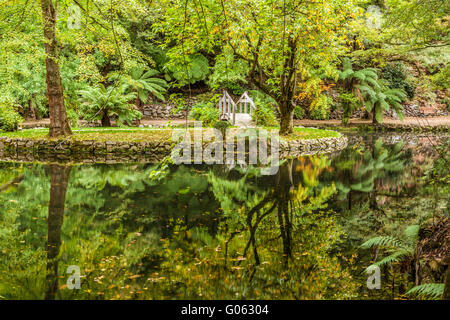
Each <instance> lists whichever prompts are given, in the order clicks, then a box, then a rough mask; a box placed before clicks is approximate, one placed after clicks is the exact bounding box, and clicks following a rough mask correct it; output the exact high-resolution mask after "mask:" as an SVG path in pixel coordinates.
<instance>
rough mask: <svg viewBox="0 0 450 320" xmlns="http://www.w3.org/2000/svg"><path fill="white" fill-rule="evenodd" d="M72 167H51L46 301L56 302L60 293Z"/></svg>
mask: <svg viewBox="0 0 450 320" xmlns="http://www.w3.org/2000/svg"><path fill="white" fill-rule="evenodd" d="M70 170H71V167H66V166H61V165H50V203H49V205H48V222H47V227H48V236H47V277H46V290H45V299H46V300H54V299H55V297H56V293H57V292H58V255H59V247H60V245H61V228H62V224H63V219H64V202H65V200H66V191H67V184H68V181H69V174H70Z"/></svg>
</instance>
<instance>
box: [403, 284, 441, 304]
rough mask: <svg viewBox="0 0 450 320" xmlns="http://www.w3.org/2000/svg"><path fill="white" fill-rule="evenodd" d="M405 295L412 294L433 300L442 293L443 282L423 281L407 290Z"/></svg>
mask: <svg viewBox="0 0 450 320" xmlns="http://www.w3.org/2000/svg"><path fill="white" fill-rule="evenodd" d="M406 294H407V295H414V296H416V297H419V298H429V299H433V300H437V299H439V298H440V297H441V296H442V295H443V294H444V284H443V283H425V284H421V285H419V286H415V287H414V288H412V289H411V290H409V291H408V292H406Z"/></svg>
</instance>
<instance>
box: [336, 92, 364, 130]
mask: <svg viewBox="0 0 450 320" xmlns="http://www.w3.org/2000/svg"><path fill="white" fill-rule="evenodd" d="M339 99H340V100H341V107H342V110H343V111H344V113H343V114H342V123H343V124H347V123H348V120H349V119H350V117H351V115H352V113H353V111H355V110H356V109H357V108H358V106H359V105H360V102H359V99H358V98H357V97H356V96H355V95H354V94H353V93H352V92H344V93H342V94H341V95H340V96H339Z"/></svg>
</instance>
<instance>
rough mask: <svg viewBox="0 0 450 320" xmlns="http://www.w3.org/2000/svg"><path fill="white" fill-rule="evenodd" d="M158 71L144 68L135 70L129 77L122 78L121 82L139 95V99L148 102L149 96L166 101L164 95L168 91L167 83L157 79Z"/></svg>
mask: <svg viewBox="0 0 450 320" xmlns="http://www.w3.org/2000/svg"><path fill="white" fill-rule="evenodd" d="M157 74H158V71H156V70H153V69H150V70H147V71H145V69H143V68H133V69H132V70H131V71H130V75H129V76H124V77H122V79H121V81H122V82H123V83H124V84H125V87H126V88H127V89H129V90H131V91H134V92H136V93H137V96H138V98H139V99H140V100H141V101H143V102H146V101H147V99H148V96H149V94H152V95H154V96H155V97H157V98H158V99H160V100H163V101H164V100H165V98H164V93H165V92H166V91H167V82H166V81H165V80H164V79H160V78H155V77H154V76H155V75H157Z"/></svg>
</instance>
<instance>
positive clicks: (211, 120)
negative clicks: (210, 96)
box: [189, 103, 220, 127]
mask: <svg viewBox="0 0 450 320" xmlns="http://www.w3.org/2000/svg"><path fill="white" fill-rule="evenodd" d="M219 117H220V110H219V109H218V108H215V107H214V105H213V104H212V103H197V104H196V105H194V106H193V107H192V109H191V112H190V113H189V118H191V119H194V120H197V121H201V122H202V125H203V126H204V127H211V126H214V124H215V123H216V122H218V121H219Z"/></svg>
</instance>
